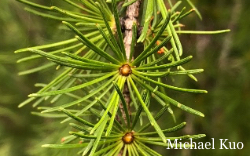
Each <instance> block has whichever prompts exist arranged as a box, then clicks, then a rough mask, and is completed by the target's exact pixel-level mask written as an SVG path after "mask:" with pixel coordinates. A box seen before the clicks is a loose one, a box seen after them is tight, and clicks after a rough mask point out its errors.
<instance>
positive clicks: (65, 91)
mask: <svg viewBox="0 0 250 156" xmlns="http://www.w3.org/2000/svg"><path fill="white" fill-rule="evenodd" d="M116 73H117V71H114V72H111V73H109V74H107V75H105V76H102V77H100V78H97V79H94V80H92V81H89V82H87V83H84V84H81V85H78V86H74V87H71V88H67V89H62V90H57V91H49V92H44V93H33V94H30V95H29V96H30V97H33V96H34V97H39V96H50V95H58V94H64V93H68V92H72V91H75V90H78V89H82V88H84V87H87V86H89V85H93V84H95V83H97V82H100V81H103V80H105V79H107V78H109V77H111V76H114V75H115V74H116Z"/></svg>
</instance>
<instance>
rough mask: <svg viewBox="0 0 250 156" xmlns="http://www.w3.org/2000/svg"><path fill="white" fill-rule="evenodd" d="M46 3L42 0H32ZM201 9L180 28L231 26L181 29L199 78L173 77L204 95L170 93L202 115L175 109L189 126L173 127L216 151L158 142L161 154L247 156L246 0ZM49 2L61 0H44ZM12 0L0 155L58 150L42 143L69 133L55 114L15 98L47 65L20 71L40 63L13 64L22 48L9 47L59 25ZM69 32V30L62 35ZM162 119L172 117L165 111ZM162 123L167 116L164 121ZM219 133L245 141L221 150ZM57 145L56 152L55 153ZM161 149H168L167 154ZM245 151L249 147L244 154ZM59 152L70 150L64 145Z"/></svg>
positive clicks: (51, 36) (5, 36) (2, 35)
mask: <svg viewBox="0 0 250 156" xmlns="http://www.w3.org/2000/svg"><path fill="white" fill-rule="evenodd" d="M39 1H40V3H46V2H44V1H43V0H36V2H39ZM193 2H194V3H195V5H196V7H197V8H198V9H199V11H200V12H201V14H202V16H203V20H202V21H200V20H199V18H198V17H197V16H196V15H195V14H191V15H190V16H189V17H188V18H185V19H184V20H182V21H181V22H182V23H183V24H185V25H186V26H185V28H184V29H186V30H219V29H227V28H229V29H231V32H230V33H227V34H219V35H181V41H182V44H183V46H184V54H185V55H193V56H194V59H193V60H192V61H191V62H190V63H189V65H188V66H189V67H192V68H203V69H205V72H203V73H202V74H199V75H198V79H199V81H198V83H196V82H193V81H192V80H190V79H188V78H183V77H180V78H178V77H177V78H176V80H175V83H176V85H178V86H183V87H191V88H202V89H206V90H208V94H205V95H204V94H202V95H193V94H186V93H185V94H178V95H177V94H174V93H172V95H171V96H172V97H173V98H175V99H176V98H178V101H180V102H182V103H185V104H188V105H189V106H191V107H193V108H195V109H197V110H200V111H201V112H203V113H204V114H205V115H206V116H205V118H200V117H196V116H193V115H189V114H187V113H183V112H182V111H179V110H176V109H175V108H174V110H176V115H177V116H178V118H177V123H180V122H182V121H187V123H188V125H187V127H186V128H185V129H184V130H182V131H181V132H179V133H178V134H203V133H204V134H206V135H207V137H206V138H203V139H200V140H199V141H202V142H206V141H208V142H211V138H215V140H216V143H215V148H216V149H215V150H166V149H164V148H162V147H156V148H157V150H159V151H161V152H162V153H164V154H163V155H181V156H189V155H193V156H200V155H208V156H212V155H218V156H224V155H225V156H248V155H249V153H250V133H249V131H250V124H249V120H250V115H249V113H248V111H249V110H250V102H249V101H250V84H249V83H250V79H249V77H250V41H249V30H250V29H249V28H250V18H249V15H250V9H249V7H250V1H248V0H202V1H198V0H193ZM47 3H48V4H55V3H59V2H58V1H47ZM23 8H24V5H22V4H20V3H18V2H16V1H15V0H1V1H0V155H1V156H43V155H44V156H48V155H56V154H57V153H58V152H57V151H56V150H48V149H44V148H41V147H40V146H41V145H42V144H45V143H54V142H60V138H61V137H62V135H61V134H62V133H67V131H68V130H67V129H66V130H65V129H64V128H63V125H59V124H58V121H51V120H50V119H44V118H40V117H37V116H34V115H31V113H30V112H31V111H33V108H32V106H31V105H28V106H25V107H23V108H21V109H19V108H17V105H18V104H19V103H20V102H22V101H23V100H25V99H26V97H27V95H28V94H30V93H32V92H35V91H37V88H35V87H34V84H35V83H36V82H48V80H50V78H51V73H52V72H53V70H51V71H50V70H45V71H41V72H38V73H35V74H31V75H26V76H18V72H20V71H22V70H24V69H26V68H27V67H32V66H35V65H36V64H37V63H39V62H31V63H29V64H25V63H24V64H22V63H21V64H16V61H17V60H18V59H19V58H21V57H22V56H25V55H27V54H14V51H15V50H16V49H19V48H24V47H28V46H34V45H41V44H45V43H49V42H51V41H59V40H61V39H62V38H65V33H64V31H62V30H60V29H58V27H59V26H60V22H55V21H52V20H49V19H45V18H41V17H37V16H34V15H32V14H30V13H28V12H25V11H24V10H23ZM66 36H67V34H66ZM166 120H170V119H169V117H168V118H167V119H166ZM162 122H165V121H163V120H162ZM219 139H229V140H228V142H236V143H237V142H243V143H244V149H243V150H237V149H236V150H229V149H228V150H220V149H219V143H218V141H219ZM55 151H56V152H55ZM165 153H166V154H165ZM247 153H248V154H247ZM63 155H72V154H70V153H68V154H67V152H65V151H64V154H63Z"/></svg>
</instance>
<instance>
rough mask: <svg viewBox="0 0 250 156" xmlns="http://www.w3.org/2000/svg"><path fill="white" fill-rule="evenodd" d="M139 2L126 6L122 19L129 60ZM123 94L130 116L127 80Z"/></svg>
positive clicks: (119, 155) (120, 155)
mask: <svg viewBox="0 0 250 156" xmlns="http://www.w3.org/2000/svg"><path fill="white" fill-rule="evenodd" d="M129 1H131V0H129ZM140 3H141V0H137V1H136V2H134V3H133V4H131V5H130V6H128V7H127V10H126V17H125V20H124V28H125V32H124V40H123V42H124V46H125V51H126V58H127V60H129V56H130V48H131V42H132V36H133V31H132V27H133V23H137V25H138V16H139V8H140ZM123 96H124V98H125V101H126V103H127V108H128V110H129V115H130V117H131V110H130V102H131V98H130V93H129V88H128V85H127V82H125V85H124V89H123ZM119 107H120V110H121V112H122V117H123V118H124V119H125V121H126V115H125V112H124V109H123V106H122V104H121V103H120V105H119ZM126 124H128V123H126ZM122 155H123V150H121V152H120V153H119V154H118V156H122Z"/></svg>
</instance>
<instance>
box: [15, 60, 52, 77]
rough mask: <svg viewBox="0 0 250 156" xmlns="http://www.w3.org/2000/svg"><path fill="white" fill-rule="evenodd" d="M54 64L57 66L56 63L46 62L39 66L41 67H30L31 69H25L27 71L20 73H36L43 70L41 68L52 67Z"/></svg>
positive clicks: (20, 73)
mask: <svg viewBox="0 0 250 156" xmlns="http://www.w3.org/2000/svg"><path fill="white" fill-rule="evenodd" d="M52 66H55V63H46V64H44V65H41V66H39V67H36V68H32V69H29V70H25V71H22V72H19V73H18V75H27V74H32V73H35V72H38V71H41V70H44V69H47V68H50V67H52Z"/></svg>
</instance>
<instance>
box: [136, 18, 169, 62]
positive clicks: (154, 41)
mask: <svg viewBox="0 0 250 156" xmlns="http://www.w3.org/2000/svg"><path fill="white" fill-rule="evenodd" d="M170 17H171V15H170V13H169V14H168V16H167V18H166V19H165V20H164V24H163V25H162V27H161V29H160V30H159V31H158V32H157V34H156V35H155V37H154V38H153V40H152V41H151V42H150V43H149V45H148V46H147V47H146V48H145V49H144V50H143V52H142V53H141V54H140V55H139V56H138V57H137V58H136V59H135V60H134V61H133V62H132V65H133V66H134V65H137V64H138V63H139V61H138V60H139V59H141V57H143V56H144V55H145V54H147V52H148V51H150V49H151V48H152V47H154V45H155V43H156V41H157V40H158V39H159V37H160V36H161V35H162V33H163V31H164V30H165V29H166V27H167V25H168V23H169V21H170ZM169 36H171V35H169Z"/></svg>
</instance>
